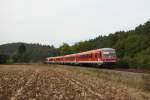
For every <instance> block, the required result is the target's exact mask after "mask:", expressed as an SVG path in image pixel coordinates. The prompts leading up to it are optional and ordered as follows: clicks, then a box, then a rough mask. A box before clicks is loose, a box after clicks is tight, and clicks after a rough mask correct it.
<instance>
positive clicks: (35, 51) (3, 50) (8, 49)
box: [0, 43, 57, 62]
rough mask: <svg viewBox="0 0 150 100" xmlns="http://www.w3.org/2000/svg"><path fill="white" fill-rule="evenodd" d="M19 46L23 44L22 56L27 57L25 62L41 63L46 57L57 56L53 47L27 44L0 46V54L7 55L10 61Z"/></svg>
mask: <svg viewBox="0 0 150 100" xmlns="http://www.w3.org/2000/svg"><path fill="white" fill-rule="evenodd" d="M21 44H24V45H25V47H26V51H25V53H24V55H25V56H26V57H27V58H26V59H27V62H35V61H43V60H44V59H45V58H46V57H48V56H55V55H56V54H57V51H56V49H55V48H54V47H53V46H47V45H40V44H27V43H9V44H4V45H0V54H5V55H8V56H9V57H10V59H11V58H12V57H13V56H14V55H16V54H17V52H18V48H19V46H20V45H21Z"/></svg>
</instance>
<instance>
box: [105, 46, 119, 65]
mask: <svg viewBox="0 0 150 100" xmlns="http://www.w3.org/2000/svg"><path fill="white" fill-rule="evenodd" d="M102 60H103V64H105V65H114V64H116V62H117V56H116V51H115V49H113V48H103V49H102Z"/></svg>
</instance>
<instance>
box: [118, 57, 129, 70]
mask: <svg viewBox="0 0 150 100" xmlns="http://www.w3.org/2000/svg"><path fill="white" fill-rule="evenodd" d="M117 67H118V68H128V67H129V63H128V62H127V61H126V60H124V59H120V60H119V61H118V62H117Z"/></svg>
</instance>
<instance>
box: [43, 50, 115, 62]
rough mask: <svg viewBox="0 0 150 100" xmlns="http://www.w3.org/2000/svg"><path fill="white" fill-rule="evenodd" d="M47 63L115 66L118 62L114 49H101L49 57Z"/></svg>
mask: <svg viewBox="0 0 150 100" xmlns="http://www.w3.org/2000/svg"><path fill="white" fill-rule="evenodd" d="M46 59H47V61H46V62H47V63H58V64H95V65H104V64H114V63H116V61H117V57H116V51H115V49H113V48H101V49H96V50H90V51H86V52H81V53H76V54H70V55H65V56H56V57H48V58H46Z"/></svg>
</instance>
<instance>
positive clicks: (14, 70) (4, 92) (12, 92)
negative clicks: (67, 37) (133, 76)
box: [0, 65, 149, 100]
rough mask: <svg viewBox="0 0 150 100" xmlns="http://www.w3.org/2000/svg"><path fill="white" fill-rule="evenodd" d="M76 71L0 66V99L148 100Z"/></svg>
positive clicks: (105, 80) (113, 83)
mask: <svg viewBox="0 0 150 100" xmlns="http://www.w3.org/2000/svg"><path fill="white" fill-rule="evenodd" d="M74 70H75V71H74ZM78 70H80V68H78ZM78 70H76V69H74V68H73V67H72V68H68V66H67V67H65V66H59V65H49V66H48V65H0V100H142V99H143V100H146V99H147V100H148V99H149V98H148V97H147V98H146V97H143V96H142V95H141V93H140V92H139V91H137V90H135V89H132V88H129V87H127V86H126V85H123V84H116V83H115V82H113V81H111V80H109V79H105V78H97V77H95V76H94V75H91V74H87V73H86V69H85V72H83V73H82V71H84V70H82V71H78Z"/></svg>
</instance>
